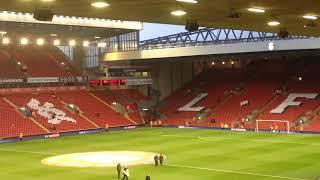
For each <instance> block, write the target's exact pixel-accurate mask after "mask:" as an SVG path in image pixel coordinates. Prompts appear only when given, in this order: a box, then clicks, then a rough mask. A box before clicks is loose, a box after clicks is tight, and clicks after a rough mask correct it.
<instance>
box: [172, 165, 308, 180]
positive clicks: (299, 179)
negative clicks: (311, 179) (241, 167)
mask: <svg viewBox="0 0 320 180" xmlns="http://www.w3.org/2000/svg"><path fill="white" fill-rule="evenodd" d="M166 165H167V166H172V167H180V168H188V169H198V170H207V171H216V172H225V173H233V174H243V175H250V176H260V177H270V178H279V179H291V180H307V179H303V178H295V177H286V176H274V175H268V174H256V173H248V172H241V171H230V170H222V169H212V168H202V167H193V166H181V165H175V164H166Z"/></svg>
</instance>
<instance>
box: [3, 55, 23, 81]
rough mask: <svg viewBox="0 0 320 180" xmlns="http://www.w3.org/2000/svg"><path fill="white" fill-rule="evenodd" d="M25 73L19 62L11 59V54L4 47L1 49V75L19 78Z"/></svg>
mask: <svg viewBox="0 0 320 180" xmlns="http://www.w3.org/2000/svg"><path fill="white" fill-rule="evenodd" d="M23 76H24V75H23V73H22V72H21V70H20V69H19V68H18V66H17V63H16V62H14V61H13V60H11V57H10V55H9V54H8V52H7V51H6V50H4V49H1V50H0V77H6V78H19V77H23Z"/></svg>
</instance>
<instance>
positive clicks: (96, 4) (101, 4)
mask: <svg viewBox="0 0 320 180" xmlns="http://www.w3.org/2000/svg"><path fill="white" fill-rule="evenodd" d="M91 6H92V7H96V8H105V7H107V6H110V4H109V3H107V2H106V1H102V0H100V1H94V2H92V3H91Z"/></svg>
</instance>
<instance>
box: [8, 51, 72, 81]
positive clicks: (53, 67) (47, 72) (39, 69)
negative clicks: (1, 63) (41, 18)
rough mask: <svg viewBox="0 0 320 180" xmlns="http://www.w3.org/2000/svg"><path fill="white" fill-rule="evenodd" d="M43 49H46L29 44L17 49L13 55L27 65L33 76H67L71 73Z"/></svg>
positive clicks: (16, 59)
mask: <svg viewBox="0 0 320 180" xmlns="http://www.w3.org/2000/svg"><path fill="white" fill-rule="evenodd" d="M43 51H45V49H42V48H36V47H29V46H28V47H23V48H17V49H15V50H14V52H12V56H13V57H14V59H15V61H17V62H20V63H21V64H22V65H23V66H26V67H27V70H26V71H27V72H28V73H29V75H30V76H33V77H67V76H69V75H70V73H69V72H68V71H66V70H64V69H62V67H61V64H58V62H57V61H56V60H55V59H54V58H52V57H51V56H49V55H48V54H47V53H45V52H43ZM46 67H50V68H46Z"/></svg>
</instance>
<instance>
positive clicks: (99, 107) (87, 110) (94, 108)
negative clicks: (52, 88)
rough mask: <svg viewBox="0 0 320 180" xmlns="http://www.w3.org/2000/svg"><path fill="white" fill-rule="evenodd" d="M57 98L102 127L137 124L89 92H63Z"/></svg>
mask: <svg viewBox="0 0 320 180" xmlns="http://www.w3.org/2000/svg"><path fill="white" fill-rule="evenodd" d="M57 96H58V97H60V98H61V99H62V100H63V101H64V102H65V103H68V104H74V105H76V106H78V107H79V108H80V110H81V111H83V113H84V115H85V116H86V117H88V118H89V119H91V120H92V121H93V122H94V123H96V124H98V125H99V126H100V127H105V126H106V124H108V125H109V126H110V127H113V126H125V125H131V124H135V123H134V122H131V121H130V120H128V119H127V118H125V117H124V116H123V115H121V114H120V113H117V112H115V111H114V110H113V109H112V108H111V106H110V105H109V104H107V103H104V102H103V101H101V100H99V99H98V98H96V97H95V96H94V95H92V94H90V93H89V92H87V91H77V92H63V93H57Z"/></svg>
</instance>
